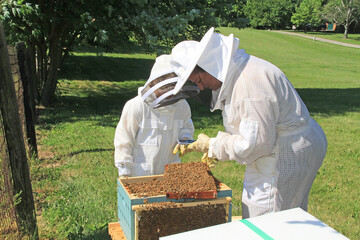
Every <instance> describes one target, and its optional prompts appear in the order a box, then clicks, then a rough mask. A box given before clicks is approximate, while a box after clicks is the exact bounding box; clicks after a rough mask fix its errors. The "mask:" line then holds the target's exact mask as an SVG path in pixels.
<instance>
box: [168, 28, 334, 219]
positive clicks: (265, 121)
mask: <svg viewBox="0 0 360 240" xmlns="http://www.w3.org/2000/svg"><path fill="white" fill-rule="evenodd" d="M238 47H239V40H238V39H237V38H235V37H234V36H233V35H232V34H231V35H229V36H224V35H221V34H218V33H214V29H213V28H211V29H210V30H209V31H208V32H207V33H206V34H205V36H204V37H203V39H202V40H201V41H200V42H196V41H184V42H180V43H179V44H177V45H176V46H175V47H174V48H173V50H172V53H171V55H172V57H173V58H172V65H173V68H174V70H175V72H176V74H177V75H178V76H179V81H178V82H177V85H176V86H175V93H176V92H177V91H178V90H180V89H181V87H182V85H183V84H185V83H186V82H189V81H192V82H194V83H196V84H197V85H198V87H199V88H200V90H203V89H205V88H210V89H212V100H211V111H214V110H216V109H220V110H221V111H222V115H223V124H224V126H225V132H218V134H217V136H216V137H212V138H209V137H208V136H206V135H205V134H199V136H198V139H197V141H195V142H194V143H192V144H190V145H189V146H188V149H187V150H186V151H185V152H184V153H186V152H187V151H199V152H204V153H205V154H207V155H208V156H209V157H211V158H214V159H218V160H220V161H226V160H235V161H236V162H237V163H239V164H244V165H246V166H247V167H246V171H245V177H244V188H243V194H242V217H243V218H248V217H255V216H258V215H262V214H265V213H270V212H277V211H282V210H286V209H290V208H295V207H301V208H302V209H304V210H307V205H308V196H309V192H310V188H311V186H312V183H313V181H314V178H315V176H316V173H317V171H318V169H319V168H320V166H321V164H322V162H323V160H324V158H325V154H326V150H327V141H326V136H325V134H324V132H323V130H322V129H321V127H320V126H319V125H318V124H317V123H316V122H315V120H314V119H312V118H311V117H310V115H309V111H308V109H307V108H306V106H305V104H304V102H303V101H302V100H301V98H300V96H299V95H298V93H297V92H296V90H295V89H294V87H293V86H292V85H291V83H290V82H289V81H288V79H287V78H286V76H285V75H284V73H282V72H281V71H280V70H279V69H278V68H277V67H276V66H274V65H272V64H271V63H269V62H267V61H265V60H262V59H260V58H257V57H254V56H249V55H248V54H246V53H245V51H244V50H240V49H238Z"/></svg>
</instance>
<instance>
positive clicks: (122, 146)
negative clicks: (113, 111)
mask: <svg viewBox="0 0 360 240" xmlns="http://www.w3.org/2000/svg"><path fill="white" fill-rule="evenodd" d="M142 107H143V106H142V104H138V102H136V101H134V99H131V100H129V101H128V102H127V103H126V104H125V106H124V108H123V111H122V114H121V118H120V121H119V123H118V125H117V127H116V131H115V138H114V146H115V156H114V157H115V166H116V167H117V168H118V172H119V176H120V177H122V176H130V175H131V168H132V166H133V148H134V144H135V142H136V135H137V133H138V130H139V121H140V120H141V118H142Z"/></svg>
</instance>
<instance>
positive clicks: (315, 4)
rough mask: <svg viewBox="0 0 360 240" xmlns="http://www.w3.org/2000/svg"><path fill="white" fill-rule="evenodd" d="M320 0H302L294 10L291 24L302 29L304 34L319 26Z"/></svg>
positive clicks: (320, 19)
mask: <svg viewBox="0 0 360 240" xmlns="http://www.w3.org/2000/svg"><path fill="white" fill-rule="evenodd" d="M321 4H322V0H303V1H302V2H301V3H300V5H299V6H298V7H296V9H295V13H294V14H293V15H292V17H291V22H292V23H293V24H294V25H295V26H296V27H300V28H303V29H304V32H306V31H307V30H308V29H310V28H312V27H317V26H319V25H320V24H321V21H322V16H321V10H322V7H321Z"/></svg>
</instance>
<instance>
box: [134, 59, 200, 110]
mask: <svg viewBox="0 0 360 240" xmlns="http://www.w3.org/2000/svg"><path fill="white" fill-rule="evenodd" d="M170 60H171V55H161V56H159V57H157V58H156V60H155V63H154V65H153V67H152V69H151V73H150V77H149V79H148V80H147V82H146V83H145V85H144V87H143V88H142V89H141V91H140V95H141V98H142V100H143V101H144V102H145V103H146V104H148V105H149V106H150V107H151V108H158V107H162V106H166V105H169V104H173V103H176V102H177V101H179V100H180V99H184V98H189V97H194V96H196V95H197V94H198V93H199V92H200V90H199V88H198V87H197V86H196V84H193V83H191V82H190V81H189V82H188V83H186V84H183V85H182V86H181V88H180V89H179V91H178V92H176V93H175V91H174V88H175V86H176V84H177V82H178V80H179V77H178V76H177V75H176V73H175V71H174V70H173V68H172V66H171V64H170Z"/></svg>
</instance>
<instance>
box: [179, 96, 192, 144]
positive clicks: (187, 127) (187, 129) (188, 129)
mask: <svg viewBox="0 0 360 240" xmlns="http://www.w3.org/2000/svg"><path fill="white" fill-rule="evenodd" d="M182 101H184V107H182V111H183V116H184V124H183V127H182V128H181V129H180V133H179V139H181V140H185V139H186V140H192V139H194V131H195V128H194V124H193V121H192V120H191V110H190V106H189V104H188V103H187V101H186V100H182Z"/></svg>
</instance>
